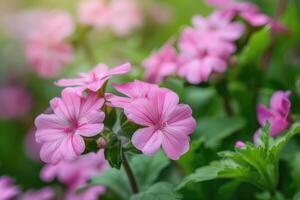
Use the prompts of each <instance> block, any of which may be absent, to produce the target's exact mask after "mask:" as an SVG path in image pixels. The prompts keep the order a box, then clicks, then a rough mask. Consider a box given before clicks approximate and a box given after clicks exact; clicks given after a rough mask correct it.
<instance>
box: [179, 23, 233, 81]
mask: <svg viewBox="0 0 300 200" xmlns="http://www.w3.org/2000/svg"><path fill="white" fill-rule="evenodd" d="M178 46H179V50H180V51H179V58H178V59H179V66H180V67H179V69H178V75H179V76H181V77H185V78H186V79H187V80H188V82H190V83H192V84H199V83H201V82H205V81H207V80H208V78H209V77H210V75H211V73H213V72H217V73H222V72H224V71H225V70H226V69H227V59H228V58H229V56H230V55H231V54H232V53H233V52H234V51H235V45H234V44H233V43H232V42H231V41H225V40H221V39H220V38H219V37H217V36H216V35H215V34H211V33H210V32H202V31H199V30H197V29H193V28H186V29H184V30H183V32H182V33H181V36H180V39H179V44H178Z"/></svg>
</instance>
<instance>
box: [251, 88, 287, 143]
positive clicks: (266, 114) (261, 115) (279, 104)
mask: <svg viewBox="0 0 300 200" xmlns="http://www.w3.org/2000/svg"><path fill="white" fill-rule="evenodd" d="M290 95H291V92H290V91H287V92H284V91H277V92H275V93H274V94H273V96H272V97H271V100H270V108H267V107H266V106H264V105H258V106H257V118H258V122H259V124H260V125H261V126H262V127H264V126H265V125H266V122H267V121H268V122H269V123H270V136H271V137H275V136H277V135H279V134H280V133H282V132H283V131H284V130H286V129H287V128H288V127H289V126H290V121H289V120H288V115H289V112H290V109H291V102H290V100H289V96H290ZM258 138H259V131H256V132H255V134H254V138H253V140H254V141H255V143H258Z"/></svg>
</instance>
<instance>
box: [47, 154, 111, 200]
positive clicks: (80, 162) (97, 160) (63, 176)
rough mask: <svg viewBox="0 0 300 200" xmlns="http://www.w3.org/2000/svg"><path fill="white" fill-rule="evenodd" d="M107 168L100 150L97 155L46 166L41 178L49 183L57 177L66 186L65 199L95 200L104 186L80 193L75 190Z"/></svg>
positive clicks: (101, 192) (88, 155) (103, 189)
mask: <svg viewBox="0 0 300 200" xmlns="http://www.w3.org/2000/svg"><path fill="white" fill-rule="evenodd" d="M107 168H108V163H107V161H106V160H105V158H104V152H103V150H100V151H98V153H93V152H92V153H88V154H85V155H81V156H80V157H78V158H77V159H75V160H73V161H67V160H64V161H61V162H60V163H58V164H56V165H52V164H47V165H45V166H44V168H43V169H42V171H41V178H42V179H43V180H44V181H47V182H49V181H52V180H53V179H54V178H55V177H57V179H58V181H60V182H61V183H64V184H66V185H67V186H68V189H67V194H66V197H65V199H70V200H75V199H76V200H77V199H78V200H81V199H82V200H85V199H89V200H94V199H95V200H96V199H97V197H98V196H99V195H101V194H103V193H104V192H105V191H106V188H105V187H104V186H101V185H99V186H95V187H90V188H88V189H87V190H85V191H83V192H81V193H76V190H77V189H79V188H80V187H82V186H84V185H85V184H86V183H87V181H89V179H90V178H92V176H99V175H101V174H102V173H104V171H105V170H106V169H107ZM83 169H84V170H83Z"/></svg>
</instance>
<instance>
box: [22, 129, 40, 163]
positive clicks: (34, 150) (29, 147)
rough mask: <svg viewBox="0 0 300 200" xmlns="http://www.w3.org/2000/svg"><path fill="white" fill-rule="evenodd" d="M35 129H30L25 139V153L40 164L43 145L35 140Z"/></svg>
mask: <svg viewBox="0 0 300 200" xmlns="http://www.w3.org/2000/svg"><path fill="white" fill-rule="evenodd" d="M35 132H36V130H35V128H32V129H30V130H29V131H28V132H27V134H26V136H25V139H24V145H25V152H26V154H27V155H28V156H29V157H30V158H31V159H32V160H34V161H38V162H40V161H41V159H40V156H39V152H40V150H41V147H42V145H41V144H39V143H37V142H36V140H35Z"/></svg>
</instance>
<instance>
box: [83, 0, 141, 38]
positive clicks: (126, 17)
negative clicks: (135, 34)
mask: <svg viewBox="0 0 300 200" xmlns="http://www.w3.org/2000/svg"><path fill="white" fill-rule="evenodd" d="M78 16H79V21H80V22H81V23H82V24H86V25H90V26H94V27H96V28H99V29H104V28H110V29H111V30H112V31H113V32H114V33H115V34H116V35H118V36H124V35H128V34H129V33H131V32H132V30H134V29H135V28H137V27H139V26H141V25H142V21H143V19H142V15H141V12H140V9H139V7H138V5H137V2H136V1H135V0H112V1H110V2H108V1H106V0H82V1H81V3H80V4H79V8H78Z"/></svg>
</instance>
